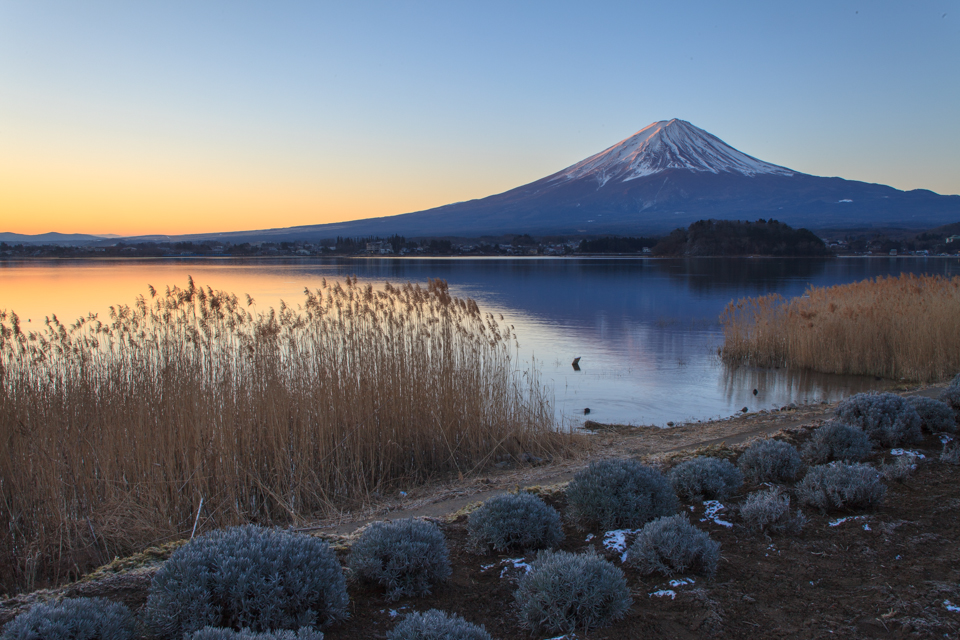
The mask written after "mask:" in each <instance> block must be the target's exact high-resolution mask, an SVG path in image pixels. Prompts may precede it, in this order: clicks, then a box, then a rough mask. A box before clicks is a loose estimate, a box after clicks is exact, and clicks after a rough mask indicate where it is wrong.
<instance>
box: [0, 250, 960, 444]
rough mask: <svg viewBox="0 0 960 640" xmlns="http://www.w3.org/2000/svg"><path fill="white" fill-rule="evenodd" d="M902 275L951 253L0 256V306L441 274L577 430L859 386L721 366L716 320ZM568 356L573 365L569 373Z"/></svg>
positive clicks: (941, 269) (78, 310) (46, 310)
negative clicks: (768, 302)
mask: <svg viewBox="0 0 960 640" xmlns="http://www.w3.org/2000/svg"><path fill="white" fill-rule="evenodd" d="M901 272H909V273H915V274H922V273H928V274H942V275H948V276H954V275H960V259H957V258H886V257H884V258H838V259H831V260H812V259H811V260H805V259H767V258H745V259H716V258H696V259H675V260H673V259H650V258H646V259H643V258H635V259H634V258H608V259H604V258H516V259H502V258H467V259H458V258H438V259H429V258H383V259H381V258H369V259H366V258H364V259H342V260H338V259H297V260H262V259H257V260H235V259H194V260H191V259H174V260H171V259H156V260H83V261H79V260H78V261H58V260H31V261H26V260H18V261H14V260H8V261H0V309H7V310H13V311H15V312H16V313H17V314H18V315H19V316H20V317H21V319H22V321H23V322H24V326H25V327H26V328H31V325H32V326H33V327H37V328H39V327H40V326H41V325H40V323H42V322H43V319H44V317H45V316H49V315H52V314H56V315H57V317H58V318H59V319H60V320H61V321H63V322H68V321H69V322H72V321H74V320H76V319H77V318H78V317H80V316H82V315H86V314H87V313H89V312H96V313H99V314H101V317H102V318H105V317H107V313H108V308H109V306H110V305H116V304H132V303H133V301H134V299H135V298H136V296H137V295H140V294H146V289H147V285H148V284H150V285H153V286H154V287H156V288H157V289H161V290H162V289H163V288H164V287H166V286H168V285H169V286H172V285H179V286H185V285H186V281H187V276H188V275H190V276H193V278H194V280H195V281H196V282H197V284H200V285H204V286H207V285H209V286H211V287H213V288H214V289H223V290H227V291H232V292H234V293H237V294H238V295H241V296H242V294H244V293H248V294H250V295H251V296H252V297H253V298H254V299H255V300H256V305H257V308H258V309H260V310H264V309H266V308H267V307H269V306H277V305H279V302H280V300H281V299H282V300H284V301H286V302H287V304H290V305H293V306H296V305H297V304H299V303H300V302H301V301H302V299H303V290H304V288H305V287H310V288H317V287H319V286H320V280H321V278H326V279H327V280H328V281H329V280H336V279H341V278H344V277H346V276H348V275H349V276H353V275H356V276H359V278H360V279H361V280H362V281H369V282H371V283H373V284H375V285H377V284H382V283H383V282H391V283H403V282H407V281H410V282H418V283H421V284H425V283H426V282H427V279H428V278H443V279H445V280H447V281H448V282H449V283H450V288H451V291H452V292H453V293H454V294H455V295H458V296H461V297H470V298H473V299H475V300H476V301H477V302H478V303H479V304H480V307H481V309H482V310H484V311H491V312H494V313H502V314H503V316H504V318H505V319H506V320H507V321H508V322H510V323H511V324H513V325H514V326H515V329H516V334H517V337H518V339H519V342H520V351H519V354H518V362H517V368H518V370H521V371H526V370H529V368H530V367H531V361H532V359H535V362H536V366H537V368H538V369H539V370H540V372H541V376H540V379H541V382H542V383H544V384H545V385H547V386H548V387H549V388H550V390H551V392H552V394H553V397H554V404H555V407H556V410H557V416H558V419H560V420H563V421H565V422H568V423H574V424H576V423H580V422H582V421H583V420H584V418H585V416H584V410H585V409H587V408H589V409H590V413H589V419H592V420H596V421H598V422H618V423H629V424H650V425H661V426H663V425H666V423H667V422H668V421H673V422H683V421H695V420H705V419H710V418H716V417H720V416H728V415H731V414H733V413H736V412H737V411H739V410H740V409H742V408H743V407H748V408H749V409H750V410H751V411H755V410H759V409H765V408H773V407H780V406H783V405H785V404H789V403H790V402H798V403H801V402H810V401H816V400H835V399H838V398H841V397H845V396H847V395H849V394H851V393H856V392H859V391H864V390H868V389H870V388H871V387H872V386H873V385H875V384H876V383H875V381H874V379H873V378H872V377H871V378H855V377H841V376H829V375H821V374H814V373H810V372H804V371H788V370H773V371H771V370H758V369H752V368H739V369H735V370H734V369H730V368H728V367H725V366H724V365H722V364H721V363H720V362H719V359H718V358H717V348H718V347H719V346H720V344H721V342H722V334H721V329H720V325H719V322H718V316H719V315H720V313H721V312H722V311H723V309H724V307H725V306H726V305H727V303H728V302H730V301H731V300H734V299H737V298H741V297H745V296H756V295H761V294H766V293H772V292H777V293H780V294H781V295H783V296H785V297H789V296H797V295H802V294H803V292H804V290H805V289H806V288H807V287H808V286H809V285H814V286H828V285H833V284H840V283H846V282H853V281H857V280H863V279H866V278H874V277H877V276H885V275H899V274H900V273H901ZM28 320H29V322H28ZM576 357H579V358H580V370H579V371H575V370H574V368H573V367H572V366H571V363H572V361H573V359H574V358H576ZM754 389H756V390H757V395H754V393H753V390H754Z"/></svg>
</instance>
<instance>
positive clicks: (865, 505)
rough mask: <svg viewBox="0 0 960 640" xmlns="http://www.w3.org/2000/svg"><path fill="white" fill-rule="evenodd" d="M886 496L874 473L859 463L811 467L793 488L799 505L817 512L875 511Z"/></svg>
mask: <svg viewBox="0 0 960 640" xmlns="http://www.w3.org/2000/svg"><path fill="white" fill-rule="evenodd" d="M886 492H887V488H886V487H885V486H884V485H883V483H882V482H880V474H879V473H878V472H877V470H876V469H874V468H873V467H871V466H870V465H868V464H862V463H857V464H844V463H842V462H831V463H830V464H825V465H819V466H816V467H811V468H810V471H808V472H807V475H806V476H804V478H803V480H802V481H801V482H800V484H798V485H797V497H798V498H799V499H800V501H801V502H802V503H803V504H809V505H812V506H814V507H817V508H818V509H820V510H821V511H826V510H828V509H869V508H872V507H876V506H878V505H880V503H882V502H883V496H884V495H885V494H886Z"/></svg>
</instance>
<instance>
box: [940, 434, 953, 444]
mask: <svg viewBox="0 0 960 640" xmlns="http://www.w3.org/2000/svg"><path fill="white" fill-rule="evenodd" d="M952 441H953V436H948V435H947V434H945V433H941V434H940V443H941V444H947V443H948V442H952Z"/></svg>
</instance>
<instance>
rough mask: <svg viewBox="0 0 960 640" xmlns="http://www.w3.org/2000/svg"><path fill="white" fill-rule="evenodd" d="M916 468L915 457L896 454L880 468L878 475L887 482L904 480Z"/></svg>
mask: <svg viewBox="0 0 960 640" xmlns="http://www.w3.org/2000/svg"><path fill="white" fill-rule="evenodd" d="M916 470H917V458H916V457H915V456H911V455H908V454H904V455H902V456H898V457H897V459H896V460H894V461H893V462H891V463H890V464H885V465H883V466H882V467H881V468H880V476H881V477H882V478H883V479H884V480H886V481H887V482H906V480H907V478H909V477H910V476H912V475H913V474H914V473H915V472H916Z"/></svg>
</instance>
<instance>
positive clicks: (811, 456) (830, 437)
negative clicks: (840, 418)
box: [803, 420, 873, 464]
mask: <svg viewBox="0 0 960 640" xmlns="http://www.w3.org/2000/svg"><path fill="white" fill-rule="evenodd" d="M872 449H873V443H871V442H870V436H868V435H867V434H866V432H864V431H863V429H859V428H857V427H851V426H850V425H848V424H843V423H842V422H837V421H836V420H830V421H828V422H826V423H824V424H823V425H822V426H820V427H819V428H817V430H816V431H814V432H813V436H812V437H811V438H810V440H808V441H807V443H806V444H805V445H804V446H803V455H804V457H805V458H807V459H808V460H809V461H810V462H812V463H813V464H823V463H824V462H830V461H831V460H842V461H844V462H860V461H861V460H863V459H864V458H866V457H867V456H868V455H870V451H871V450H872Z"/></svg>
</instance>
